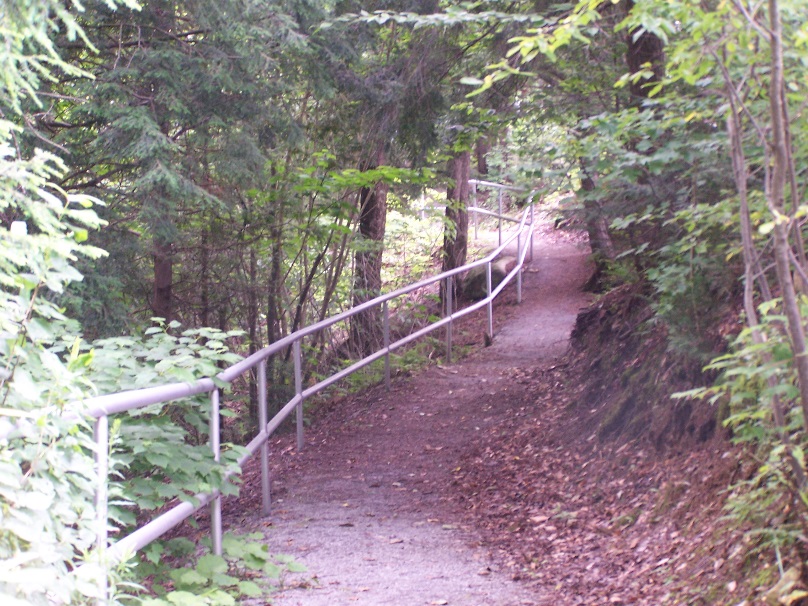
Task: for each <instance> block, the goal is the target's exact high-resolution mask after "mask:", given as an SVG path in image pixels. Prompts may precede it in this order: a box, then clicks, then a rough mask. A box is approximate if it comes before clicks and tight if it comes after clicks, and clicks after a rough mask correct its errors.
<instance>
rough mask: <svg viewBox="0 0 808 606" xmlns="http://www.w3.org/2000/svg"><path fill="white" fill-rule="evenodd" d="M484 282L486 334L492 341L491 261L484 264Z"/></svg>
mask: <svg viewBox="0 0 808 606" xmlns="http://www.w3.org/2000/svg"><path fill="white" fill-rule="evenodd" d="M485 268H486V271H485V283H486V286H487V287H488V336H489V338H490V339H491V340H492V341H493V340H494V300H493V299H492V298H491V292H492V291H493V288H492V287H491V285H492V280H491V261H489V262H488V264H487V265H486V266H485Z"/></svg>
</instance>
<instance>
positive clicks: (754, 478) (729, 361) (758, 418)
mask: <svg viewBox="0 0 808 606" xmlns="http://www.w3.org/2000/svg"><path fill="white" fill-rule="evenodd" d="M803 306H804V308H805V311H808V300H804V301H803ZM760 316H761V317H760V321H761V325H760V326H759V327H758V328H757V329H752V328H745V329H744V330H742V331H741V332H740V334H739V335H738V336H737V337H736V338H735V339H734V341H733V343H732V346H731V351H730V352H729V353H727V354H725V355H722V356H719V357H717V358H715V359H714V360H713V361H712V362H711V363H710V364H709V365H708V366H707V369H708V370H711V371H715V372H718V373H719V377H718V379H717V380H716V382H715V383H714V384H713V385H712V386H710V387H704V388H698V389H695V390H692V391H689V392H684V393H680V394H676V395H675V397H697V398H702V399H705V400H706V401H708V402H709V403H711V404H713V405H728V408H729V415H728V416H727V418H726V419H725V420H724V425H725V426H727V427H730V428H731V429H732V432H733V440H734V441H735V442H736V443H740V444H744V445H746V446H747V448H748V449H749V452H750V453H751V454H752V455H753V457H754V461H755V462H756V468H755V471H754V473H753V474H751V478H749V479H744V480H741V481H739V482H737V483H736V484H735V485H734V486H733V487H732V491H731V493H730V498H729V499H728V501H727V512H728V515H729V516H730V518H731V519H733V520H734V521H735V522H736V523H738V524H739V525H740V526H741V527H742V528H744V529H745V530H746V531H747V532H748V533H749V535H750V537H753V538H754V542H753V546H754V547H755V548H756V549H760V550H766V549H772V548H783V547H785V546H788V545H794V544H797V543H799V542H800V541H801V540H802V536H804V534H803V533H804V532H805V529H806V528H808V494H806V493H804V492H802V491H801V490H800V489H799V488H798V486H797V485H796V484H795V474H794V469H793V466H794V465H797V466H799V467H800V469H802V470H803V472H804V471H805V469H806V459H805V449H806V448H808V435H806V434H805V432H804V431H802V428H803V418H802V410H801V409H800V407H799V406H797V405H795V401H796V399H797V398H798V396H799V389H798V387H797V385H798V382H797V375H796V371H795V368H794V360H793V355H792V353H791V348H790V345H789V342H788V339H787V338H786V336H785V335H784V334H783V330H782V327H783V322H784V320H785V318H784V316H782V315H781V309H780V302H779V301H773V302H771V303H767V304H765V305H763V306H761V309H760ZM756 331H758V332H759V333H760V334H763V335H764V340H762V341H760V340H757V339H756V338H755V332H756ZM775 407H779V408H781V409H782V410H783V414H784V422H785V427H784V428H783V429H782V430H781V429H778V428H777V426H776V424H775V421H774V419H773V410H774V409H775ZM783 432H785V433H786V434H787V435H788V436H789V440H788V442H787V443H786V442H785V441H784V440H783V439H782V436H783Z"/></svg>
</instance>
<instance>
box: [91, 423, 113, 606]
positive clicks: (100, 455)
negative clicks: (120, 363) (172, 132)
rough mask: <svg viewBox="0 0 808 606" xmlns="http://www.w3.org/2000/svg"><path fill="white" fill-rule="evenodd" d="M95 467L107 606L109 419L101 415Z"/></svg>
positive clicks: (98, 533) (97, 542) (102, 581)
mask: <svg viewBox="0 0 808 606" xmlns="http://www.w3.org/2000/svg"><path fill="white" fill-rule="evenodd" d="M93 433H94V437H95V449H96V450H95V466H96V474H97V475H98V486H97V487H96V491H95V523H96V527H95V548H96V551H97V553H98V557H99V560H100V562H99V563H100V564H101V566H102V568H103V572H101V573H100V577H99V579H98V585H99V589H100V590H101V591H100V592H99V595H100V596H101V597H100V599H99V600H98V603H99V606H106V604H107V603H108V601H109V586H108V584H107V566H106V551H107V539H108V531H107V524H108V520H107V517H108V513H109V512H108V505H107V498H108V495H107V481H108V478H109V417H107V415H101V416H100V417H98V418H97V419H96V420H95V431H94V432H93Z"/></svg>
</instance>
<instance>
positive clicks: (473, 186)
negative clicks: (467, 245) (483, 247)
mask: <svg viewBox="0 0 808 606" xmlns="http://www.w3.org/2000/svg"><path fill="white" fill-rule="evenodd" d="M471 194H472V196H473V199H474V208H479V206H478V204H477V184H476V183H472V184H471ZM473 214H474V240H475V242H476V241H477V222H478V221H479V215H480V213H478V212H477V211H476V210H475V211H474V213H473Z"/></svg>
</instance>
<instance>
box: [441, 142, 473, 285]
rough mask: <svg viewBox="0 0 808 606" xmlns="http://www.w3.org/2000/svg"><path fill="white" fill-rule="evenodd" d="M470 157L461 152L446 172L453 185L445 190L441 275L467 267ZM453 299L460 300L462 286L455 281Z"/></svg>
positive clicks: (467, 153) (458, 281)
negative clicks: (442, 272) (444, 272)
mask: <svg viewBox="0 0 808 606" xmlns="http://www.w3.org/2000/svg"><path fill="white" fill-rule="evenodd" d="M470 168H471V154H470V152H468V151H464V152H460V153H457V154H455V156H454V157H453V158H451V159H449V161H448V165H447V172H448V173H449V177H450V178H451V179H452V181H454V185H451V186H449V187H447V188H446V227H445V228H444V232H443V271H449V270H452V269H456V268H458V267H461V266H463V265H465V264H466V255H467V253H468V241H469V215H468V211H467V208H468V199H469V172H470ZM453 285H454V293H453V294H454V295H455V299H459V298H460V297H462V296H463V285H462V283H461V281H460V280H454V281H453Z"/></svg>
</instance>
